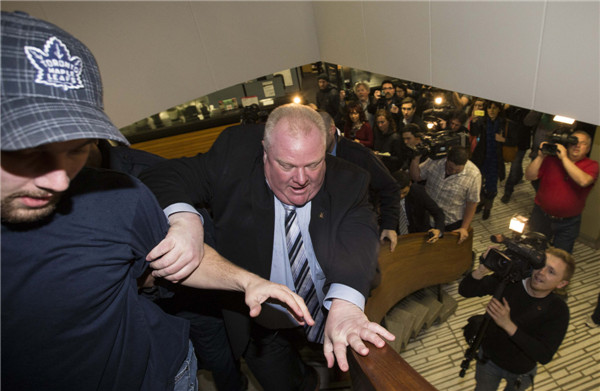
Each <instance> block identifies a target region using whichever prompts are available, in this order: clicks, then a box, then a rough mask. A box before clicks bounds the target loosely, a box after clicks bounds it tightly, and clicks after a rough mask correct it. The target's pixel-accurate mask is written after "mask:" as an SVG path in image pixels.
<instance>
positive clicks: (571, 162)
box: [525, 130, 598, 253]
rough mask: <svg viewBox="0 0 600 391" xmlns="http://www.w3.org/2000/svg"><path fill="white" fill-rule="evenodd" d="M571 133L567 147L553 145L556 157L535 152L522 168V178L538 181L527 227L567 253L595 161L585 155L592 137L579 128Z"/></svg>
mask: <svg viewBox="0 0 600 391" xmlns="http://www.w3.org/2000/svg"><path fill="white" fill-rule="evenodd" d="M573 136H575V137H577V144H575V145H569V147H568V148H565V147H564V146H563V145H562V144H556V147H557V152H556V156H547V155H546V154H545V153H543V152H542V153H538V154H537V156H536V158H535V159H534V160H532V161H531V163H529V166H527V169H526V170H525V178H526V179H528V180H532V181H533V180H536V179H539V180H540V181H539V188H538V191H537V193H536V195H535V200H534V202H535V203H534V205H533V211H532V212H531V218H530V219H529V227H530V229H531V230H532V231H536V232H541V233H543V234H545V235H546V237H547V238H548V239H549V240H552V242H553V245H554V247H558V248H562V249H564V250H566V251H568V252H570V253H571V252H573V245H574V244H575V239H577V236H579V228H580V226H581V213H582V211H583V208H584V207H585V201H586V199H587V196H588V195H589V194H590V191H591V190H592V187H593V186H594V184H595V183H596V180H597V179H598V162H597V161H595V160H592V159H590V158H588V157H587V154H588V152H589V151H590V148H591V146H592V138H591V137H590V135H589V134H587V133H586V132H584V131H582V130H578V131H575V132H573ZM544 144H546V142H543V143H541V145H540V151H541V147H542V146H543V145H544Z"/></svg>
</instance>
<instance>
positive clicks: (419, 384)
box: [348, 342, 437, 391]
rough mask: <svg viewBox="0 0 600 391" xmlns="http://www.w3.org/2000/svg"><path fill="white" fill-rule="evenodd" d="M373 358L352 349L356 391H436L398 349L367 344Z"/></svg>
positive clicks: (352, 375) (351, 371)
mask: <svg viewBox="0 0 600 391" xmlns="http://www.w3.org/2000/svg"><path fill="white" fill-rule="evenodd" d="M366 345H367V347H368V348H369V354H368V355H366V356H364V357H363V356H361V355H359V354H358V353H356V352H355V351H354V350H352V349H349V350H350V351H351V354H348V361H349V364H350V376H351V379H352V389H353V390H357V391H358V390H359V391H371V390H373V391H436V390H437V389H436V388H435V387H434V386H432V385H431V383H429V382H428V381H427V380H425V378H424V377H423V376H421V375H419V373H418V372H417V371H415V370H414V369H413V367H411V366H410V365H409V364H408V363H407V362H406V361H404V359H403V358H402V357H400V355H399V354H398V353H396V352H395V351H394V349H393V348H392V347H391V346H390V345H388V344H386V345H385V346H384V347H383V348H381V349H378V348H377V347H375V345H373V344H371V343H369V342H367V343H366Z"/></svg>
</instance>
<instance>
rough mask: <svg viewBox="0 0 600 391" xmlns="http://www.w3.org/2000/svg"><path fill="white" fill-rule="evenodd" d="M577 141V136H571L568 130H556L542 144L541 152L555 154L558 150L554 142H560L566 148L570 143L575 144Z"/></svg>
mask: <svg viewBox="0 0 600 391" xmlns="http://www.w3.org/2000/svg"><path fill="white" fill-rule="evenodd" d="M578 142H579V140H578V139H577V137H575V136H572V135H571V132H570V131H569V130H557V131H555V132H554V133H552V134H551V135H550V139H549V140H548V142H547V143H546V144H544V145H542V152H543V153H545V154H546V155H550V156H556V154H557V151H558V148H557V147H556V144H562V145H563V146H564V147H565V148H568V147H569V146H570V145H577V143H578Z"/></svg>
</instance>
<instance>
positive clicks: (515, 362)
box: [458, 274, 569, 374]
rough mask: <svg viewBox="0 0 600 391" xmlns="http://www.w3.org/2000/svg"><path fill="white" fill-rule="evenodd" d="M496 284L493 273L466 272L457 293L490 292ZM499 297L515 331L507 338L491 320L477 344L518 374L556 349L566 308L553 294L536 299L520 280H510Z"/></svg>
mask: <svg viewBox="0 0 600 391" xmlns="http://www.w3.org/2000/svg"><path fill="white" fill-rule="evenodd" d="M499 283H500V280H499V278H497V277H496V276H495V275H491V276H486V277H484V278H482V279H481V280H476V279H474V278H473V277H472V276H471V274H468V275H467V276H466V277H465V278H464V279H463V280H462V281H461V283H460V285H459V287H458V292H459V293H460V294H461V295H462V296H464V297H474V296H479V297H482V296H486V295H491V294H493V293H494V291H495V290H496V287H497V286H498V284H499ZM503 297H504V298H505V299H506V300H507V301H508V305H509V306H510V318H511V319H512V321H513V322H514V323H515V324H516V325H517V327H518V329H517V332H516V333H515V334H514V335H513V336H512V337H510V336H509V335H508V334H507V333H506V332H505V331H504V330H503V329H501V328H500V327H498V326H497V325H496V323H495V322H494V321H493V320H492V321H490V324H489V327H488V329H487V332H486V334H485V336H484V338H483V341H482V344H481V347H482V348H483V352H484V354H485V357H487V358H489V359H490V360H492V361H493V362H494V363H495V364H496V365H498V366H499V367H501V368H503V369H505V370H507V371H509V372H512V373H515V374H522V373H526V372H529V371H530V370H532V369H533V368H534V367H535V365H536V362H539V363H542V364H547V363H548V362H550V360H552V357H553V356H554V353H556V351H557V350H558V347H559V346H560V344H561V342H562V340H563V338H564V336H565V333H566V332H567V326H568V325H569V308H568V307H567V305H566V303H565V302H564V301H563V300H561V299H560V298H559V297H558V296H556V295H555V294H554V293H550V294H549V295H548V296H546V297H544V298H541V299H538V298H535V297H531V296H529V294H528V293H527V292H526V291H525V288H524V286H523V282H522V281H518V282H516V283H510V284H508V285H507V286H506V288H505V289H504V293H503Z"/></svg>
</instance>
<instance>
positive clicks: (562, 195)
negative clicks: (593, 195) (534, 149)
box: [535, 156, 598, 217]
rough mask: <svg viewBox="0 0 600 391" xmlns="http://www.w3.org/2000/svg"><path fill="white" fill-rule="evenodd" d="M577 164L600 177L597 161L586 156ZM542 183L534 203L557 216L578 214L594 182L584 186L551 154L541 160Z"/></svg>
mask: <svg viewBox="0 0 600 391" xmlns="http://www.w3.org/2000/svg"><path fill="white" fill-rule="evenodd" d="M575 165H576V166H577V167H578V168H579V169H580V170H582V171H583V172H585V173H586V174H588V175H591V176H592V177H593V178H594V183H595V181H596V179H597V178H598V162H596V161H595V160H592V159H589V158H587V157H586V158H584V159H582V160H580V161H578V162H575ZM538 178H539V180H540V187H539V189H538V192H537V194H536V195H535V203H536V204H538V205H539V206H540V207H541V208H542V210H543V211H544V212H546V213H547V214H549V215H551V216H556V217H573V216H578V215H580V214H581V212H582V211H583V207H584V206H585V199H586V198H587V196H588V194H589V193H590V191H591V190H592V187H593V186H594V183H592V184H591V185H589V186H587V187H581V186H579V185H578V184H577V183H575V181H573V179H572V178H571V177H570V176H569V174H567V171H566V170H565V168H564V167H563V165H562V162H561V161H560V159H558V158H557V157H554V156H548V157H546V158H545V159H544V161H543V162H542V165H541V166H540V170H539V172H538Z"/></svg>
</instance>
